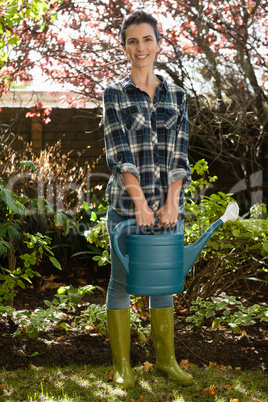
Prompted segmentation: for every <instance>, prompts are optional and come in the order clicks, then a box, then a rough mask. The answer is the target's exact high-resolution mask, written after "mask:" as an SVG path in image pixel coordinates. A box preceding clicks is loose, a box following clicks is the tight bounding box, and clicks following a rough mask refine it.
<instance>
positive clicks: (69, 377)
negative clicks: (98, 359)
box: [0, 366, 268, 402]
mask: <svg viewBox="0 0 268 402" xmlns="http://www.w3.org/2000/svg"><path fill="white" fill-rule="evenodd" d="M110 370H111V367H106V366H99V367H91V366H70V367H62V368H44V367H40V368H37V367H36V368H35V369H27V370H23V369H20V370H16V371H13V372H8V371H4V370H2V371H0V374H1V376H0V378H1V381H0V385H1V384H2V387H0V401H2V400H3V401H5V402H14V401H16V402H19V401H23V402H28V401H29V402H50V401H58V402H73V401H74V402H87V401H90V402H91V401H100V402H105V401H107V402H113V401H114V402H117V401H122V402H123V401H126V402H127V401H129V402H133V401H146V402H155V401H160V400H161V401H162V400H163V401H165V402H171V401H172V402H207V401H210V400H213V401H215V402H216V401H217V402H226V401H229V400H231V399H232V398H233V399H234V400H235V399H238V400H239V402H256V401H260V402H267V401H268V388H267V385H265V384H266V383H267V375H265V374H264V373H262V372H260V371H250V372H249V373H247V372H242V371H241V372H236V371H234V370H221V369H210V368H198V367H194V368H192V369H191V374H192V375H193V376H194V384H193V385H192V386H190V387H185V388H184V387H181V386H180V385H178V384H177V383H175V382H172V381H169V380H168V379H166V378H165V377H162V376H161V374H159V373H158V372H157V371H156V370H154V369H153V370H150V371H148V372H145V371H144V370H143V369H142V366H140V367H135V368H134V374H135V378H136V387H135V388H133V389H129V390H121V389H120V388H117V387H114V386H113V384H112V382H111V381H109V379H108V377H109V372H110ZM210 389H211V390H213V392H215V394H213V395H212V394H211V395H210V394H208V393H206V392H204V391H206V390H210ZM207 392H208V391H207ZM2 398H4V399H2Z"/></svg>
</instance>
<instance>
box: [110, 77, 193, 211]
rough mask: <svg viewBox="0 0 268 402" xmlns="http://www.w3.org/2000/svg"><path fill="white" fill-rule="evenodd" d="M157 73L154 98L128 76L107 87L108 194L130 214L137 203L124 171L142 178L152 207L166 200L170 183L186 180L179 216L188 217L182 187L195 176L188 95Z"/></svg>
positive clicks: (113, 203)
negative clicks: (192, 166) (127, 183)
mask: <svg viewBox="0 0 268 402" xmlns="http://www.w3.org/2000/svg"><path fill="white" fill-rule="evenodd" d="M158 78H159V79H160V80H161V83H160V84H159V85H158V87H157V88H156V92H155V98H154V102H152V100H151V98H150V96H149V95H148V94H147V93H146V92H143V91H141V90H140V89H139V88H138V87H137V86H136V85H135V84H134V83H133V81H132V80H131V79H130V77H129V76H128V77H126V78H125V79H124V80H122V81H119V82H117V83H113V84H111V85H110V86H108V87H107V88H106V89H105V91H104V99H103V101H104V102H103V103H104V140H105V149H106V159H107V164H108V167H109V168H110V170H111V171H112V176H111V177H110V180H109V182H108V185H107V188H106V199H107V201H108V202H109V204H110V206H111V207H112V208H113V209H114V210H115V211H116V212H117V213H118V214H120V215H123V216H125V217H127V218H133V217H135V206H134V202H133V200H132V199H131V197H130V196H129V194H128V192H127V191H126V189H125V186H124V180H123V175H122V173H123V172H130V173H132V174H133V175H134V176H136V177H137V178H138V180H139V182H140V185H141V188H142V190H143V192H144V195H145V198H146V200H147V203H148V206H149V207H150V208H151V209H152V210H153V211H154V212H156V211H157V210H158V209H159V208H161V207H162V206H163V205H164V203H165V200H166V197H167V192H168V186H169V185H170V184H171V183H172V182H174V181H176V180H178V179H183V184H182V190H181V194H180V205H179V218H180V219H182V218H183V216H184V190H185V188H187V187H188V186H189V184H190V181H191V170H190V165H189V161H188V110H187V97H186V92H185V91H184V90H183V89H181V88H180V87H178V86H177V85H175V84H170V83H167V81H166V80H165V79H164V78H163V77H161V76H158Z"/></svg>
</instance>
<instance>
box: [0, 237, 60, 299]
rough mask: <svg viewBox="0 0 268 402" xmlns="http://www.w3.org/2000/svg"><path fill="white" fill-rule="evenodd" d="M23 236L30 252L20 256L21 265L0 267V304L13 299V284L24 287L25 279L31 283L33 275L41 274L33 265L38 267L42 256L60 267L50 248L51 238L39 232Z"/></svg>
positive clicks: (14, 294)
mask: <svg viewBox="0 0 268 402" xmlns="http://www.w3.org/2000/svg"><path fill="white" fill-rule="evenodd" d="M24 237H25V238H27V240H26V239H25V240H24V243H25V244H26V245H27V248H28V249H29V250H30V251H31V252H30V253H26V254H23V255H21V256H20V259H21V260H22V261H23V266H22V267H20V266H16V267H14V270H10V269H7V268H4V267H1V268H0V271H2V274H0V305H1V304H6V303H7V302H10V301H12V300H13V299H14V297H15V296H16V293H15V286H19V287H21V288H23V289H24V288H25V281H27V282H29V283H32V282H31V279H32V278H33V277H35V276H39V277H40V276H41V275H40V273H39V272H38V271H37V270H36V269H33V267H38V265H39V264H40V262H41V261H42V259H43V257H44V256H48V258H49V260H50V261H51V263H52V264H53V265H54V266H55V267H56V268H58V269H61V266H60V264H59V262H58V261H57V259H56V258H55V257H54V253H53V251H52V250H51V246H50V243H51V239H50V238H49V237H48V236H44V235H42V234H41V233H36V234H35V235H31V234H29V233H24Z"/></svg>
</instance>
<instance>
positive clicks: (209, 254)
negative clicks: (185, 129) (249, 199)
mask: <svg viewBox="0 0 268 402" xmlns="http://www.w3.org/2000/svg"><path fill="white" fill-rule="evenodd" d="M193 171H195V172H196V173H197V174H198V175H201V177H200V178H199V179H198V180H197V181H194V182H192V184H191V186H190V188H189V190H188V191H187V197H188V198H187V203H186V216H187V219H186V224H185V232H184V235H185V236H184V238H185V244H191V243H193V242H195V241H197V240H198V239H199V238H200V237H201V235H202V234H203V233H204V232H205V231H206V230H207V229H208V228H209V226H210V225H211V224H212V223H213V222H215V221H216V220H217V219H218V218H220V217H221V216H222V215H223V214H224V212H225V209H226V206H227V205H228V203H229V202H232V201H234V199H233V198H232V196H231V194H225V193H222V192H219V193H218V194H212V195H210V196H205V195H204V194H205V190H206V187H207V186H209V185H210V183H211V182H214V181H215V180H216V178H215V177H213V178H209V177H208V178H206V175H207V164H206V162H205V161H204V160H201V161H199V162H198V163H197V165H196V166H195V167H193ZM196 189H197V190H196ZM260 209H262V211H263V212H266V207H265V205H262V206H255V207H254V208H253V209H252V211H251V212H252V217H250V219H241V218H240V219H238V220H237V221H235V222H226V223H225V224H224V225H223V226H222V227H220V228H219V229H218V230H217V231H216V232H215V233H214V234H213V235H212V237H211V238H210V240H209V241H208V243H207V244H206V246H205V247H204V249H203V250H202V251H201V253H200V255H199V257H198V258H197V260H196V262H195V263H194V266H193V268H192V270H191V271H190V273H189V274H188V276H187V277H186V280H185V291H184V293H182V294H179V295H178V298H179V299H180V302H181V303H182V304H186V305H188V306H189V305H190V303H191V302H192V301H193V300H196V298H197V297H198V296H199V297H201V299H203V300H207V299H208V298H210V297H211V296H217V295H220V294H221V293H222V292H226V291H227V290H231V289H233V288H235V287H237V286H239V284H240V283H241V281H243V280H244V279H246V278H248V277H251V276H255V275H256V274H258V272H259V273H261V272H267V256H268V241H267V238H268V219H256V218H255V216H256V215H257V214H258V216H259V211H260Z"/></svg>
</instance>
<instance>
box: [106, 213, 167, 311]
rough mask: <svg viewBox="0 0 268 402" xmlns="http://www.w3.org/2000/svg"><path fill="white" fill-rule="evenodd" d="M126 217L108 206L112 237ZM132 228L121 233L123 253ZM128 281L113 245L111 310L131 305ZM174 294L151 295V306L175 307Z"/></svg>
mask: <svg viewBox="0 0 268 402" xmlns="http://www.w3.org/2000/svg"><path fill="white" fill-rule="evenodd" d="M126 219H127V218H126V217H123V216H121V215H119V214H118V213H117V212H116V211H115V210H113V209H112V208H111V207H108V210H107V229H108V233H109V237H110V239H111V234H112V232H113V229H114V228H115V226H116V225H117V224H118V223H119V222H122V221H123V220H126ZM129 230H130V228H129V227H128V228H125V229H123V230H122V232H121V235H120V237H119V247H120V249H121V251H122V253H123V254H125V253H126V242H125V239H126V231H128V232H127V233H129ZM131 230H132V231H136V230H140V229H137V227H135V226H133V227H132V228H131ZM125 283H126V272H125V270H124V268H123V266H122V264H121V262H120V261H119V259H118V258H117V256H116V254H115V253H114V251H113V249H112V247H111V277H110V281H109V285H108V290H107V308H108V309H109V310H120V309H123V308H126V307H129V306H130V296H129V294H128V293H126V290H125ZM173 305H174V301H173V295H164V296H150V297H149V307H150V308H167V307H173Z"/></svg>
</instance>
